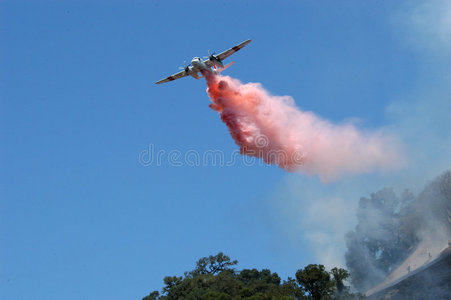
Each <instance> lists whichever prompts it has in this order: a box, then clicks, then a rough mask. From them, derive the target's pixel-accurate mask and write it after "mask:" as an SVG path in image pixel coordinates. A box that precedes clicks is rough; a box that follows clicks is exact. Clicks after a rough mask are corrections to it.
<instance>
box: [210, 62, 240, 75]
mask: <svg viewBox="0 0 451 300" xmlns="http://www.w3.org/2000/svg"><path fill="white" fill-rule="evenodd" d="M234 63H235V62H234V61H232V62H231V63H228V64H227V65H225V66H224V68H219V69H215V71H214V73H215V74H220V73H221V72H222V71H224V70H225V69H227V68H228V67H230V66H231V65H233V64H234Z"/></svg>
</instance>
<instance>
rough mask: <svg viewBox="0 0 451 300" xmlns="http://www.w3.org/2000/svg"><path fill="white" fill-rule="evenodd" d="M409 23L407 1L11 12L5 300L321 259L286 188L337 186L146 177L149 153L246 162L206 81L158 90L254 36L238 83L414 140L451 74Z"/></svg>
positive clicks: (273, 172)
mask: <svg viewBox="0 0 451 300" xmlns="http://www.w3.org/2000/svg"><path fill="white" fill-rule="evenodd" d="M410 13H411V6H408V5H407V4H406V3H404V2H398V1H390V2H389V1H385V2H381V1H342V2H338V1H282V2H280V3H275V2H274V1H260V2H257V1H225V2H222V1H217V2H208V1H190V2H188V1H127V2H126V1H108V2H107V1H2V2H0V70H1V71H0V138H1V147H0V244H1V245H2V246H1V248H0V299H27V298H28V299H140V298H142V297H143V296H145V295H147V294H148V293H149V292H150V291H152V290H156V289H160V288H161V287H162V279H163V277H164V276H166V275H182V273H183V272H184V271H187V270H191V269H192V268H193V267H194V263H195V261H196V260H197V259H198V258H200V257H203V256H207V255H210V254H216V253H217V252H219V251H223V252H225V253H226V254H228V255H229V256H231V257H232V258H234V259H238V260H239V261H240V264H239V267H240V268H244V267H257V268H270V269H271V270H272V271H276V272H278V273H279V274H280V275H281V276H282V277H283V278H286V277H287V276H293V275H294V273H295V271H296V270H297V269H299V268H301V267H303V266H305V265H306V264H308V263H315V262H318V261H321V257H319V256H318V253H317V252H316V251H315V250H314V249H313V248H312V247H311V245H310V244H309V243H310V242H311V240H310V239H309V238H308V237H307V238H306V236H303V235H302V234H301V233H299V232H297V233H296V234H294V235H292V234H288V233H287V232H289V231H290V230H289V229H287V228H284V227H286V226H295V225H294V224H297V223H296V220H293V219H290V220H291V221H286V219H285V215H284V213H281V211H282V210H281V209H280V207H283V206H285V204H284V203H288V202H289V203H293V201H296V202H297V203H309V202H308V201H309V200H308V199H303V197H305V195H306V194H302V195H303V196H300V195H298V194H296V193H293V194H290V193H289V192H286V191H287V188H286V187H287V185H288V186H291V185H295V186H296V189H300V190H303V191H305V190H309V189H312V188H313V187H315V189H316V190H322V189H323V188H324V190H327V189H329V190H330V192H331V193H332V192H333V191H336V190H337V189H339V188H338V187H336V186H333V185H332V186H328V187H323V185H322V183H320V182H319V181H318V179H317V178H307V179H306V178H301V176H300V175H292V176H288V175H286V173H285V172H283V171H282V170H280V169H278V168H277V167H274V166H264V165H262V164H260V163H259V162H258V161H255V160H250V161H251V164H252V166H248V165H246V164H245V163H243V161H241V160H238V161H237V163H235V164H233V166H227V167H220V166H212V165H207V166H194V167H193V166H189V165H187V164H186V163H182V166H180V167H175V166H171V165H170V164H169V163H168V162H167V161H165V160H163V162H162V164H161V165H155V164H150V165H148V166H144V165H143V164H141V163H140V161H139V156H140V153H142V151H145V150H146V149H149V146H150V145H151V146H152V147H154V149H155V150H157V151H158V150H164V151H166V153H168V152H169V151H171V150H176V151H180V153H182V154H183V155H184V154H186V153H187V152H188V151H190V150H194V151H197V152H198V153H201V154H202V153H205V152H206V151H208V150H221V151H223V152H224V153H225V156H226V157H229V155H232V153H233V151H235V150H236V149H237V146H236V145H235V144H234V142H233V140H232V138H231V137H230V136H229V133H228V132H227V128H226V127H225V125H224V124H223V123H222V122H221V121H220V119H219V118H218V115H217V113H216V112H214V111H212V110H211V109H210V108H209V107H208V104H209V99H208V97H207V95H206V92H205V89H206V85H205V82H204V81H203V80H195V79H193V78H184V79H180V80H177V81H175V82H172V83H168V84H163V85H155V84H154V82H155V81H157V80H159V79H161V78H163V77H165V76H168V75H170V74H172V73H175V72H177V71H178V69H177V68H178V67H179V66H182V65H183V62H184V61H185V60H186V61H187V62H189V61H190V60H191V59H192V57H194V56H204V55H207V50H211V51H217V52H220V51H223V50H225V49H227V48H229V47H231V46H233V45H235V44H237V43H239V42H242V41H244V40H246V39H248V38H251V39H252V40H253V42H252V43H251V44H249V45H248V46H246V48H244V49H243V50H242V51H240V52H239V53H237V54H235V55H233V56H232V57H231V58H229V59H228V61H236V64H235V65H233V66H232V67H231V68H230V69H228V70H227V71H225V73H226V74H227V75H230V76H232V77H234V78H238V79H240V80H241V81H242V82H260V83H261V84H262V85H263V86H264V87H265V88H266V89H268V90H269V91H270V92H271V93H273V94H275V95H290V96H292V97H293V98H294V99H295V101H296V103H297V105H298V106H299V107H301V108H302V109H304V110H310V111H313V112H315V113H316V114H318V115H320V116H322V117H324V118H326V119H328V120H331V121H333V122H342V121H343V120H347V119H352V118H357V119H359V120H360V121H359V126H361V127H363V128H379V127H381V126H392V127H396V128H403V127H402V126H404V125H402V124H407V123H406V122H400V123H399V124H398V123H396V122H395V123H396V124H398V125H399V126H398V125H396V124H395V123H394V122H393V119H397V120H398V119H402V117H400V116H399V111H402V110H403V109H402V108H401V109H400V108H399V107H402V103H404V104H405V103H406V101H407V103H408V102H409V101H410V100H409V99H411V98H415V99H416V98H417V97H416V96H415V97H412V93H414V92H412V91H416V90H417V89H419V88H418V86H419V82H420V81H421V82H430V81H434V78H435V77H434V76H436V75H434V74H435V73H434V72H432V71H431V70H430V69H434V67H436V66H439V65H440V64H439V63H437V62H435V63H433V64H431V63H430V62H431V61H432V60H433V58H431V57H434V55H435V56H439V55H438V54H437V53H435V52H433V50H431V49H429V50H428V49H426V50H424V49H423V48H418V47H417V46H418V44H419V42H417V41H413V42H412V43H413V44H415V46H412V44H411V43H410V42H411V41H410V40H409V41H410V42H409V41H406V40H407V39H404V36H408V34H407V33H406V32H405V31H404V29H400V28H404V27H403V26H407V25H405V24H404V23H402V22H401V21H400V19H403V18H404V17H403V16H404V14H407V15H409V14H410ZM401 23H402V24H401ZM407 27H408V26H407ZM425 34H426V36H427V34H428V32H426V33H425ZM429 34H430V33H429ZM409 43H410V44H409ZM415 47H416V48H418V49H420V51H417V50H415V49H416V48H415ZM422 51H423V52H424V51H430V52H428V53H435V54H433V55H431V56H430V57H429V56H428V59H424V57H423V56H422V55H421V52H422ZM425 61H426V62H427V61H428V62H429V64H427V66H429V67H425V66H426V65H425V64H424V62H425ZM447 63H449V60H447ZM431 74H432V75H431ZM420 86H421V84H420ZM420 90H421V91H423V94H424V95H426V94H427V91H428V89H427V88H426V87H425V88H424V89H420ZM416 94H421V93H420V92H418V93H416V92H415V95H416ZM394 99H402V100H403V101H404V102H403V101H401V102H400V103H401V104H400V105H401V106H400V105H396V104H393V103H394V102H393V101H394ZM406 99H407V100H406ZM412 101H413V100H412ZM446 103H448V102H446ZM408 106H409V105H408ZM387 107H390V108H392V109H391V110H390V111H391V112H392V113H391V114H387ZM397 113H398V115H397ZM442 118H445V117H444V116H442ZM393 124H395V125H393ZM406 126H407V125H406ZM446 126H449V123H446ZM449 128H451V127H449ZM400 132H404V133H405V132H406V131H405V130H404V131H403V130H401V129H400ZM407 136H412V134H410V135H407ZM441 139H443V137H441ZM446 149H449V148H446ZM446 151H448V150H446ZM446 151H445V152H444V153H445V154H447V153H449V152H446ZM442 154H443V151H442ZM252 162H253V163H252ZM437 165H439V163H438V162H437ZM441 165H443V164H441ZM293 176H294V177H293ZM352 180H353V179H349V180H348V183H349V182H351V183H352V182H356V181H352ZM363 180H367V181H368V180H369V179H368V177H365V178H364V179H363ZM287 182H288V183H287ZM280 189H283V190H284V193H278V191H279V190H280ZM359 192H360V190H359ZM287 193H288V194H290V195H287ZM284 197H286V198H287V199H288V198H290V199H289V200H287V199H285V198H284ZM352 197H354V194H353V196H352ZM293 199H294V200H293ZM354 200H358V199H353V200H352V201H354ZM303 201H306V202H303ZM340 201H341V200H340ZM340 201H338V202H336V203H338V204H340V203H341V202H340ZM349 207H352V205H351V204H350V205H349ZM284 209H286V206H285V208H284ZM292 217H293V216H290V218H292ZM299 218H301V214H299ZM295 219H296V217H295ZM299 224H301V225H299V226H301V227H302V226H303V225H302V224H306V223H305V222H303V221H302V220H300V221H299ZM308 224H313V223H308ZM296 226H297V225H296ZM306 226H307V225H306ZM347 229H348V228H346V230H347ZM301 231H302V230H301ZM297 234H299V235H297Z"/></svg>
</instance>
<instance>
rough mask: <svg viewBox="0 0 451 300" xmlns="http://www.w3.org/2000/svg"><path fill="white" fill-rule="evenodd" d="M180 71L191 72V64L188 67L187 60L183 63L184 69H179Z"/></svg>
mask: <svg viewBox="0 0 451 300" xmlns="http://www.w3.org/2000/svg"><path fill="white" fill-rule="evenodd" d="M179 70H185V72H186V73H188V72H189V64H188V65H186V60H185V61H183V68H182V67H179Z"/></svg>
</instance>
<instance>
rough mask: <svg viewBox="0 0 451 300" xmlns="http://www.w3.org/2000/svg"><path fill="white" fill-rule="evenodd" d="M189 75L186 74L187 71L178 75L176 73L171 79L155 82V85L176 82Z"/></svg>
mask: <svg viewBox="0 0 451 300" xmlns="http://www.w3.org/2000/svg"><path fill="white" fill-rule="evenodd" d="M188 75H189V74H188V73H187V72H185V70H182V71H180V72H178V73H175V74H173V75H171V76H169V77H166V78H165V79H161V80H160V81H157V82H155V84H160V83H164V82H169V81H172V80H176V79H179V78H182V77H185V76H188Z"/></svg>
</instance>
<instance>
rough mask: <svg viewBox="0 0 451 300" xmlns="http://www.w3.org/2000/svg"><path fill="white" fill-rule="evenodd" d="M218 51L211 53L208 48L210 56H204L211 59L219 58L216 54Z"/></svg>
mask: <svg viewBox="0 0 451 300" xmlns="http://www.w3.org/2000/svg"><path fill="white" fill-rule="evenodd" d="M215 54H216V52H215V51H213V53H210V50H208V56H204V58H205V59H210V60H218V59H217V58H216V56H215Z"/></svg>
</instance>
